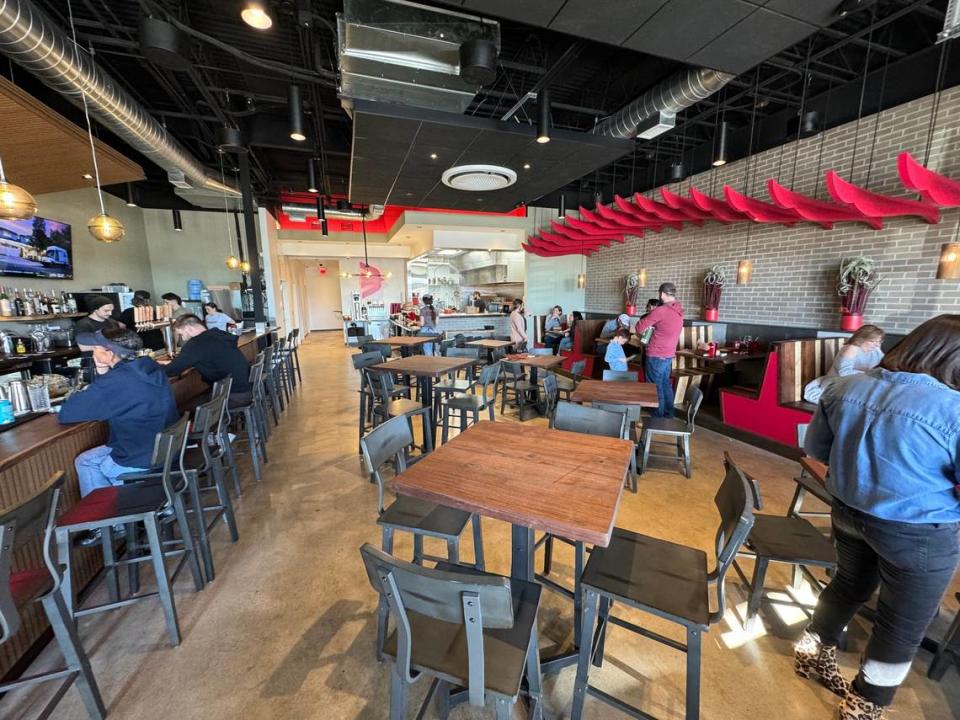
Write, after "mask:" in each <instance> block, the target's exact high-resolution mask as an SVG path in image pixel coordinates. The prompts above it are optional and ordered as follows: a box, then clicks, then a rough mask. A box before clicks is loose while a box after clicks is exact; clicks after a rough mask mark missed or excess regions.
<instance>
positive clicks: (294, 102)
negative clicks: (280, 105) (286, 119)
mask: <svg viewBox="0 0 960 720" xmlns="http://www.w3.org/2000/svg"><path fill="white" fill-rule="evenodd" d="M287 109H288V110H289V111H290V139H291V140H296V141H297V142H303V141H304V140H306V139H307V136H306V135H305V134H304V132H303V103H302V102H301V101H300V88H299V86H297V85H290V86H289V87H288V88H287Z"/></svg>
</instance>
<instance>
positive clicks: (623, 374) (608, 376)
mask: <svg viewBox="0 0 960 720" xmlns="http://www.w3.org/2000/svg"><path fill="white" fill-rule="evenodd" d="M603 379H604V380H606V381H608V382H610V381H612V382H639V380H640V373H638V372H632V371H626V370H604V371H603Z"/></svg>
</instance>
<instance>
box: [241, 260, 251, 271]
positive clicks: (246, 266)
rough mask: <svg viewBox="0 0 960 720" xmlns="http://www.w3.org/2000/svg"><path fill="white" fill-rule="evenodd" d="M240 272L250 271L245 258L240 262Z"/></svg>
mask: <svg viewBox="0 0 960 720" xmlns="http://www.w3.org/2000/svg"><path fill="white" fill-rule="evenodd" d="M240 272H243V273H248V272H250V263H249V262H247V261H246V260H244V261H243V262H242V263H240Z"/></svg>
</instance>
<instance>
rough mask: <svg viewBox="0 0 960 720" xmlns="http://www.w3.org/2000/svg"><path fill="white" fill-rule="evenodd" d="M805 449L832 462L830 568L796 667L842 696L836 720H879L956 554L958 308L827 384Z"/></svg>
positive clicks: (959, 520)
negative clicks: (846, 637)
mask: <svg viewBox="0 0 960 720" xmlns="http://www.w3.org/2000/svg"><path fill="white" fill-rule="evenodd" d="M804 450H805V451H806V452H807V454H808V455H811V456H812V457H815V458H817V459H818V460H822V461H823V462H826V463H828V464H829V466H830V473H829V477H828V479H827V490H828V491H829V492H830V494H831V495H832V496H833V498H834V501H833V512H832V522H833V535H834V541H835V543H836V546H837V560H838V566H837V572H836V574H835V575H834V577H833V579H832V580H831V582H830V584H829V585H828V586H827V587H826V588H825V589H824V591H823V593H822V594H821V595H820V600H819V602H818V603H817V609H816V612H815V613H814V616H813V620H812V621H811V623H810V626H809V627H808V628H807V630H806V632H804V634H803V636H802V637H801V638H800V641H799V642H798V644H797V646H796V669H797V672H798V673H799V674H800V675H801V676H803V677H809V676H810V675H814V676H818V677H819V679H820V680H821V681H822V682H824V684H826V685H827V687H829V688H830V689H831V690H833V691H834V692H836V693H837V694H838V695H841V696H842V697H843V701H842V702H841V704H840V715H839V717H840V719H841V720H878V719H879V718H882V717H883V711H884V708H885V707H886V706H888V705H890V703H891V702H893V696H894V693H895V692H896V690H897V687H898V686H899V685H900V683H902V682H903V680H904V678H905V677H906V676H907V673H908V672H909V670H910V665H911V663H912V661H913V656H914V655H915V654H916V651H917V647H918V646H919V645H920V641H921V640H922V639H923V636H924V633H925V632H926V630H927V626H928V625H929V624H930V621H931V620H933V618H934V616H935V615H936V614H937V610H938V608H939V606H940V600H941V598H942V597H943V594H944V592H945V591H946V589H947V587H948V586H949V584H950V582H951V580H952V578H953V574H954V571H955V570H956V567H957V562H958V559H960V547H958V537H960V499H958V493H960V457H958V456H960V315H941V316H939V317H936V318H933V319H932V320H928V321H927V322H925V323H923V324H922V325H921V326H920V327H918V328H917V329H916V330H914V331H913V332H912V333H910V334H909V335H907V337H905V338H904V339H903V340H902V341H900V343H899V344H897V346H896V347H894V348H893V349H892V350H891V351H890V353H889V354H888V355H887V356H886V357H885V358H884V360H883V362H882V363H881V365H880V367H879V368H876V369H874V370H871V371H869V372H867V373H864V374H861V375H853V376H850V377H845V378H839V379H837V380H835V381H833V382H832V383H831V384H830V386H829V387H828V388H827V389H826V390H825V391H824V393H823V396H822V397H821V399H820V404H819V406H818V407H817V411H816V413H815V414H814V416H813V420H812V421H811V423H810V427H809V429H808V430H807V436H806V441H805V443H804ZM878 586H879V588H880V595H879V601H878V603H877V614H876V619H875V621H874V625H873V631H872V633H871V636H870V641H869V642H868V643H867V647H866V650H865V651H864V654H863V658H862V659H861V665H860V672H859V673H858V674H857V677H856V678H855V679H854V681H853V683H850V684H848V683H847V682H846V680H844V679H843V677H842V676H841V675H840V672H839V670H838V668H837V663H836V646H837V643H838V642H839V640H840V635H841V633H842V632H843V628H844V627H845V626H846V625H847V624H848V623H849V622H850V621H851V620H852V619H853V616H854V615H855V614H856V612H857V611H858V610H859V609H860V606H861V605H862V604H863V603H864V602H866V601H867V599H869V598H870V597H871V596H872V595H873V592H874V591H875V590H876V589H877V587H878Z"/></svg>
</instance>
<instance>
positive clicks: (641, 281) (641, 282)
mask: <svg viewBox="0 0 960 720" xmlns="http://www.w3.org/2000/svg"><path fill="white" fill-rule="evenodd" d="M637 285H638V286H639V287H646V286H647V269H646V268H645V267H642V268H640V269H639V270H638V271H637Z"/></svg>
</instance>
